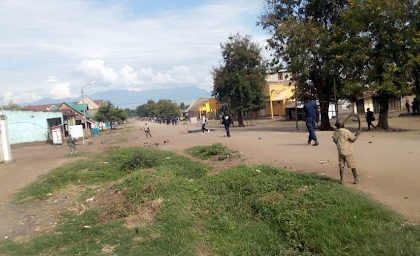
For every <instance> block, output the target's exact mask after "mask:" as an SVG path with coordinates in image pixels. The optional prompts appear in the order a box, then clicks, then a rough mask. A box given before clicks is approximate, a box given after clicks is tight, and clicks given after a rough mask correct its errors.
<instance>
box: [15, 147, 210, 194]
mask: <svg viewBox="0 0 420 256" xmlns="http://www.w3.org/2000/svg"><path fill="white" fill-rule="evenodd" d="M148 168H161V169H169V170H172V169H173V170H175V171H174V172H176V173H177V175H179V176H185V177H187V178H197V177H201V176H204V175H205V174H206V173H207V171H208V170H209V167H208V166H206V165H202V164H201V165H200V164H197V163H195V162H194V161H192V160H191V159H189V158H187V157H183V156H180V155H176V154H174V153H171V152H167V151H161V150H160V151H159V150H151V149H144V148H129V149H118V150H112V151H109V152H107V153H106V154H104V155H102V156H91V157H90V158H89V159H87V160H81V161H78V162H75V163H71V164H68V165H65V166H62V167H59V168H57V169H55V170H53V171H51V172H50V173H48V174H47V175H45V176H44V177H42V178H41V179H39V180H38V181H35V182H34V183H32V184H30V185H29V186H27V187H25V188H24V189H22V190H21V191H20V192H18V193H17V194H16V195H15V200H16V201H26V200H31V199H45V198H47V197H48V196H50V195H51V194H52V193H54V192H56V191H57V190H60V189H62V188H64V187H66V186H67V185H69V184H74V185H86V184H87V185H89V184H103V183H106V182H110V181H115V180H119V179H121V178H123V177H124V176H125V175H128V174H129V173H130V172H133V171H139V170H142V169H148Z"/></svg>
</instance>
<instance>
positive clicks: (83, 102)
mask: <svg viewBox="0 0 420 256" xmlns="http://www.w3.org/2000/svg"><path fill="white" fill-rule="evenodd" d="M95 83H96V81H95V80H93V81H91V82H90V83H88V84H86V85H85V86H83V87H82V104H83V122H84V124H85V127H84V128H83V144H85V129H86V128H87V123H86V108H85V107H84V105H85V94H84V89H85V87H88V86H89V85H93V84H95Z"/></svg>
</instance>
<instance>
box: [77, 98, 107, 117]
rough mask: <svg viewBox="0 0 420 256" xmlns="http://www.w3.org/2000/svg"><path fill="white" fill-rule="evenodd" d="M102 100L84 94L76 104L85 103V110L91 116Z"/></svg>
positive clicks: (96, 110)
mask: <svg viewBox="0 0 420 256" xmlns="http://www.w3.org/2000/svg"><path fill="white" fill-rule="evenodd" d="M104 102H105V101H104V100H94V99H91V98H90V97H89V96H86V95H85V96H84V97H83V98H82V99H80V100H79V101H78V102H77V104H87V109H88V110H87V111H88V113H89V114H90V115H91V116H95V114H96V112H98V109H99V107H100V106H101V105H102V104H103V103H104Z"/></svg>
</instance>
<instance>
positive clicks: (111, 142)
mask: <svg viewBox="0 0 420 256" xmlns="http://www.w3.org/2000/svg"><path fill="white" fill-rule="evenodd" d="M390 123H391V125H393V126H394V127H400V128H410V129H411V130H408V131H404V132H392V133H387V132H364V133H362V135H361V136H360V137H359V139H358V141H357V142H356V143H355V145H354V148H355V158H356V161H357V167H358V171H359V173H360V176H361V181H362V182H361V184H359V185H356V186H354V185H351V181H352V177H351V175H350V171H349V170H347V173H346V177H345V182H346V185H347V186H352V187H354V188H356V189H359V190H361V191H363V192H366V193H368V194H369V195H371V196H372V197H373V198H374V199H375V200H377V201H379V202H382V203H384V204H385V205H387V206H390V207H391V208H393V209H395V210H397V211H399V212H400V213H402V214H403V215H404V216H405V217H406V218H407V219H408V220H409V221H411V222H416V223H420V204H419V203H418V202H419V201H420V118H395V119H391V120H390ZM299 125H300V127H301V131H299V132H296V131H294V128H293V127H294V123H290V122H281V121H260V122H254V123H253V124H252V125H250V126H249V127H246V128H233V129H232V131H231V133H232V137H230V138H228V137H224V130H223V128H222V127H221V126H220V125H219V124H218V123H214V124H213V125H211V124H210V127H212V128H213V129H214V131H212V132H210V133H209V134H207V133H206V134H201V133H187V131H188V129H191V128H192V126H191V125H178V126H166V125H159V124H154V123H151V124H150V128H151V132H152V135H153V138H152V139H149V140H147V139H146V138H145V136H144V133H143V132H142V131H141V130H140V128H141V127H142V123H140V122H136V123H134V124H132V125H131V126H130V127H128V128H125V129H122V130H117V131H113V132H106V133H105V134H101V136H100V137H96V138H92V144H86V145H80V146H79V149H80V151H81V152H87V153H89V152H92V153H94V152H101V151H103V150H104V149H106V148H109V147H127V146H143V144H144V143H145V142H150V143H152V144H154V143H158V144H159V145H158V147H159V148H161V149H167V150H172V151H175V152H179V153H182V152H183V151H184V150H185V149H186V148H188V147H191V146H194V145H203V144H211V143H215V142H220V143H223V144H225V145H226V146H228V147H230V148H232V149H234V150H237V151H239V152H241V153H242V155H243V156H242V157H243V159H244V163H247V164H256V163H264V164H271V165H275V166H279V167H287V168H288V169H290V170H295V171H303V172H310V173H312V172H313V173H318V174H323V175H327V176H329V177H331V178H337V177H338V170H337V151H336V148H335V145H334V144H333V143H332V140H331V136H332V132H318V133H317V135H318V137H319V141H320V146H318V147H312V146H308V145H306V140H307V134H306V129H305V128H304V127H305V126H304V123H300V124H299ZM165 139H167V140H169V143H163V140H165ZM13 155H14V159H15V162H14V163H11V164H2V165H0V195H1V196H0V206H1V205H3V206H6V203H7V201H8V200H9V199H10V195H11V194H12V193H13V192H15V191H16V189H19V188H21V187H23V186H25V185H27V184H28V183H30V182H31V181H33V180H35V179H36V177H37V176H38V175H40V174H44V173H46V172H48V171H49V170H51V169H54V168H55V167H57V166H60V165H62V164H65V163H68V162H71V161H75V160H77V158H74V157H69V156H68V153H67V148H66V146H64V145H63V146H51V145H46V144H41V145H31V146H20V147H18V148H15V149H14V150H13Z"/></svg>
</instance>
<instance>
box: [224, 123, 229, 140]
mask: <svg viewBox="0 0 420 256" xmlns="http://www.w3.org/2000/svg"><path fill="white" fill-rule="evenodd" d="M229 128H230V125H227V124H225V130H226V136H228V137H230V131H229Z"/></svg>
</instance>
